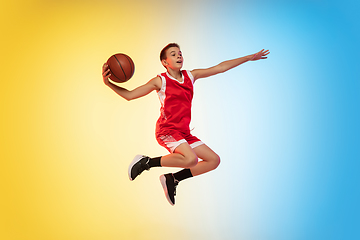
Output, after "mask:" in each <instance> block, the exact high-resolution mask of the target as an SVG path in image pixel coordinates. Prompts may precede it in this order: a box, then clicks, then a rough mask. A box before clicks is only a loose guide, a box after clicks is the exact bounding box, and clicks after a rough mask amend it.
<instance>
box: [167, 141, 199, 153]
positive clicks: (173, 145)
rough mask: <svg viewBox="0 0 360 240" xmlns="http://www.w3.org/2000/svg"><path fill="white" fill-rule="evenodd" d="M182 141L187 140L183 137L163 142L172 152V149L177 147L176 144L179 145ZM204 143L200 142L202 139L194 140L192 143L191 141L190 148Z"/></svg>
mask: <svg viewBox="0 0 360 240" xmlns="http://www.w3.org/2000/svg"><path fill="white" fill-rule="evenodd" d="M182 143H187V141H186V140H185V139H181V140H179V141H177V142H167V143H165V144H166V146H167V147H168V148H169V149H170V151H171V152H172V153H173V152H174V151H175V149H176V148H177V147H178V146H180V144H182ZM203 144H204V143H203V142H202V141H197V142H194V143H192V144H190V147H191V148H192V149H194V148H196V147H198V146H200V145H203Z"/></svg>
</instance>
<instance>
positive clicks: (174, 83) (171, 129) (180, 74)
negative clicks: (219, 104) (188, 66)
mask: <svg viewBox="0 0 360 240" xmlns="http://www.w3.org/2000/svg"><path fill="white" fill-rule="evenodd" d="M269 53H270V52H269V50H264V49H263V50H261V51H259V52H257V53H255V54H251V55H248V56H244V57H240V58H236V59H232V60H228V61H224V62H221V63H220V64H218V65H216V66H213V67H210V68H206V69H195V70H192V71H188V70H181V68H182V66H183V63H184V58H183V56H182V53H181V50H180V47H179V45H178V44H176V43H170V44H168V45H167V46H166V47H164V48H163V49H162V51H161V53H160V61H161V63H162V65H163V66H164V67H165V68H166V70H167V71H166V72H165V73H162V74H159V75H158V76H156V77H154V78H153V79H151V80H150V81H149V82H147V83H146V84H144V85H142V86H140V87H137V88H135V89H134V90H132V91H129V90H127V89H125V88H122V87H119V86H117V85H114V84H112V83H111V82H110V81H109V77H110V75H111V74H110V69H109V67H108V65H107V64H106V63H105V64H104V65H103V74H102V75H103V80H104V83H105V84H106V85H107V86H108V87H110V88H111V89H112V90H114V91H115V92H116V93H117V94H118V95H120V96H121V97H123V98H124V99H126V100H128V101H129V100H133V99H136V98H140V97H143V96H145V95H147V94H149V93H150V92H152V91H154V90H156V92H157V94H158V96H159V99H160V103H161V109H160V117H159V119H158V121H157V123H156V139H157V141H158V143H159V144H160V145H161V146H163V147H165V148H166V149H167V150H168V151H169V152H170V154H168V155H166V156H161V157H155V158H150V157H148V156H144V155H137V156H135V158H134V159H133V160H132V162H131V163H130V165H129V169H128V174H129V179H130V180H131V181H133V180H134V179H135V178H136V177H137V176H138V175H140V174H141V173H142V172H143V171H144V170H150V168H152V167H180V168H184V169H183V170H181V171H179V172H176V173H168V174H164V175H161V176H160V182H161V185H162V187H163V189H164V192H165V196H166V198H167V200H168V201H169V203H170V204H171V205H174V204H175V194H176V186H177V185H178V183H179V182H180V181H182V180H184V179H187V178H190V177H193V176H197V175H200V174H203V173H206V172H209V171H211V170H214V169H216V168H217V167H218V165H219V164H220V157H219V156H218V155H217V154H216V153H215V152H214V151H213V150H211V149H210V148H209V147H208V146H207V145H206V144H204V143H203V142H202V141H201V140H200V139H198V138H197V137H195V136H193V135H191V133H190V128H189V125H190V121H191V102H192V98H193V84H194V82H195V81H196V80H198V79H200V78H206V77H210V76H213V75H216V74H218V73H223V72H226V71H228V70H230V69H232V68H234V67H237V66H239V65H240V64H243V63H245V62H248V61H256V60H260V59H266V58H267V57H266V56H267V55H268V54H269ZM199 158H200V159H202V161H200V162H198V159H199Z"/></svg>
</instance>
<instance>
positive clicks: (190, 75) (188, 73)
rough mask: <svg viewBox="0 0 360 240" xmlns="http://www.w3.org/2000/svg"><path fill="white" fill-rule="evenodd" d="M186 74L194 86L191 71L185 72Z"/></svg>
mask: <svg viewBox="0 0 360 240" xmlns="http://www.w3.org/2000/svg"><path fill="white" fill-rule="evenodd" d="M186 73H187V75H188V76H189V78H190V79H191V82H192V84H194V82H195V80H194V76H193V75H192V74H191V71H189V70H186Z"/></svg>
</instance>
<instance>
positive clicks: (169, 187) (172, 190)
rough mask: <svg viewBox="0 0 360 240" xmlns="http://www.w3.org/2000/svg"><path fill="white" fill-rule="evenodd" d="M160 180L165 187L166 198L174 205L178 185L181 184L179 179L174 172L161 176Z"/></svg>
mask: <svg viewBox="0 0 360 240" xmlns="http://www.w3.org/2000/svg"><path fill="white" fill-rule="evenodd" d="M160 182H161V185H162V187H163V189H164V192H165V196H166V199H167V200H168V201H169V203H170V204H171V205H172V206H174V205H175V195H176V187H177V185H178V184H179V181H178V180H176V179H175V178H174V176H173V175H172V173H168V174H165V175H161V176H160Z"/></svg>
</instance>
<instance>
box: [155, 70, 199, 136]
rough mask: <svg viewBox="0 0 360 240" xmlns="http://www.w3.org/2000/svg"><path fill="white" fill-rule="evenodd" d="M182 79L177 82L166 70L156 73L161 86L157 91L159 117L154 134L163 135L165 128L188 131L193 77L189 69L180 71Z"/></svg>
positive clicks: (186, 132) (185, 132) (182, 131)
mask: <svg viewBox="0 0 360 240" xmlns="http://www.w3.org/2000/svg"><path fill="white" fill-rule="evenodd" d="M181 74H182V78H183V81H182V82H179V81H178V80H176V79H175V78H173V77H172V76H171V75H170V74H169V73H168V72H165V73H162V74H160V75H158V76H159V77H160V78H161V81H162V87H161V89H160V91H158V96H159V99H160V103H161V109H160V117H159V119H158V121H157V123H156V135H157V136H158V135H165V134H166V130H167V129H168V130H176V131H179V132H181V133H184V134H188V133H190V127H189V125H190V121H191V102H192V99H193V84H194V77H193V76H192V74H191V73H190V71H186V70H182V71H181Z"/></svg>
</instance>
